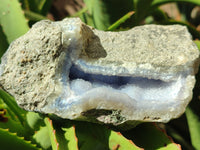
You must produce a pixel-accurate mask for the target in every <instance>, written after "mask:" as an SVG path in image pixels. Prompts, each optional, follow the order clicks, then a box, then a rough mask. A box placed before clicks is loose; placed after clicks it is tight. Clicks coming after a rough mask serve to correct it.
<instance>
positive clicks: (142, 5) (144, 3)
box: [133, 0, 153, 26]
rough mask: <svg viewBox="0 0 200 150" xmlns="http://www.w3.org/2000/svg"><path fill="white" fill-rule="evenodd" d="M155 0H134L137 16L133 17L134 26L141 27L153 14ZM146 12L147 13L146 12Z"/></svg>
mask: <svg viewBox="0 0 200 150" xmlns="http://www.w3.org/2000/svg"><path fill="white" fill-rule="evenodd" d="M152 1H153V0H134V2H135V4H134V6H135V10H134V11H135V14H134V15H133V25H134V26H136V25H139V24H140V23H141V21H143V20H144V19H145V17H147V16H148V15H150V12H151V3H152ZM144 10H145V11H144Z"/></svg>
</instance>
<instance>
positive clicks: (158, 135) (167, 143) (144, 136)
mask: <svg viewBox="0 0 200 150" xmlns="http://www.w3.org/2000/svg"><path fill="white" fill-rule="evenodd" d="M124 135H126V137H128V138H130V139H131V140H132V141H133V142H134V143H135V144H136V145H137V146H139V147H141V148H144V149H148V150H156V149H159V150H180V149H181V148H180V145H178V144H176V143H174V142H173V141H172V139H171V138H170V137H168V136H167V135H166V133H165V131H164V130H161V129H159V128H158V127H157V126H156V125H155V124H153V123H143V124H140V125H139V126H137V127H135V128H134V129H132V130H129V131H126V132H124Z"/></svg>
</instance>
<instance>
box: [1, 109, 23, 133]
mask: <svg viewBox="0 0 200 150" xmlns="http://www.w3.org/2000/svg"><path fill="white" fill-rule="evenodd" d="M0 128H3V129H9V131H10V132H13V133H17V135H18V136H25V135H26V131H25V129H24V127H23V126H22V124H21V123H20V122H19V121H18V122H17V121H14V120H12V119H11V117H10V116H9V114H8V113H7V110H6V109H5V108H4V109H1V107H0Z"/></svg>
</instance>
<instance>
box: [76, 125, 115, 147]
mask: <svg viewBox="0 0 200 150" xmlns="http://www.w3.org/2000/svg"><path fill="white" fill-rule="evenodd" d="M75 126H76V135H77V138H78V145H79V148H80V150H89V149H92V150H102V149H104V150H107V149H109V141H108V140H109V135H110V132H111V131H110V130H107V129H106V128H105V127H103V126H102V125H98V124H93V123H87V122H83V123H82V122H79V123H77V124H76V125H75Z"/></svg>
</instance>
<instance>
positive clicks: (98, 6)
mask: <svg viewBox="0 0 200 150" xmlns="http://www.w3.org/2000/svg"><path fill="white" fill-rule="evenodd" d="M84 2H85V4H86V6H87V8H88V11H89V14H90V15H91V16H92V19H93V23H94V27H95V28H97V29H100V30H107V29H108V27H109V26H110V25H111V24H113V23H114V22H116V21H117V20H118V19H119V18H121V17H122V16H124V14H126V13H128V12H130V11H132V10H133V1H132V0H126V1H124V0H109V1H107V0H101V1H100V0H84Z"/></svg>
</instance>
